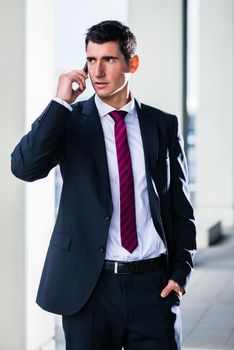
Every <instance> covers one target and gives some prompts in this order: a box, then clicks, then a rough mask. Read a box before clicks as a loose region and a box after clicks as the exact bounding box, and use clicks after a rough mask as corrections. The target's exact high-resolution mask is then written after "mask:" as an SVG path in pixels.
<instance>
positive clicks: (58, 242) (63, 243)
mask: <svg viewBox="0 0 234 350" xmlns="http://www.w3.org/2000/svg"><path fill="white" fill-rule="evenodd" d="M71 241H72V236H70V235H67V234H65V233H62V232H57V231H54V233H53V235H52V237H51V240H50V245H52V246H54V247H56V248H60V249H63V250H68V249H69V248H70V246H71Z"/></svg>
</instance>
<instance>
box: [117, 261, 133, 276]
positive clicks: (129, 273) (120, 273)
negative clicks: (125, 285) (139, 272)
mask: <svg viewBox="0 0 234 350" xmlns="http://www.w3.org/2000/svg"><path fill="white" fill-rule="evenodd" d="M118 266H119V263H118V261H115V265H114V273H115V274H119V275H131V274H132V272H119V270H118Z"/></svg>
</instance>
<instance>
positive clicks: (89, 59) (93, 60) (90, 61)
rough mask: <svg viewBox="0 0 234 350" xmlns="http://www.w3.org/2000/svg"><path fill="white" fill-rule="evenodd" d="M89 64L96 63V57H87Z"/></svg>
mask: <svg viewBox="0 0 234 350" xmlns="http://www.w3.org/2000/svg"><path fill="white" fill-rule="evenodd" d="M87 62H88V63H94V62H95V58H94V57H87Z"/></svg>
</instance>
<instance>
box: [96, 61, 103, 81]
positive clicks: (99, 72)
mask: <svg viewBox="0 0 234 350" xmlns="http://www.w3.org/2000/svg"><path fill="white" fill-rule="evenodd" d="M94 75H95V77H96V78H99V77H103V76H104V75H105V72H104V67H103V64H102V62H97V63H96V65H95V71H94Z"/></svg>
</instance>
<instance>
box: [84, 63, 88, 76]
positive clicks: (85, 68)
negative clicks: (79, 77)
mask: <svg viewBox="0 0 234 350" xmlns="http://www.w3.org/2000/svg"><path fill="white" fill-rule="evenodd" d="M83 71H84V72H85V73H86V74H87V73H88V63H87V62H85V65H84V68H83Z"/></svg>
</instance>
